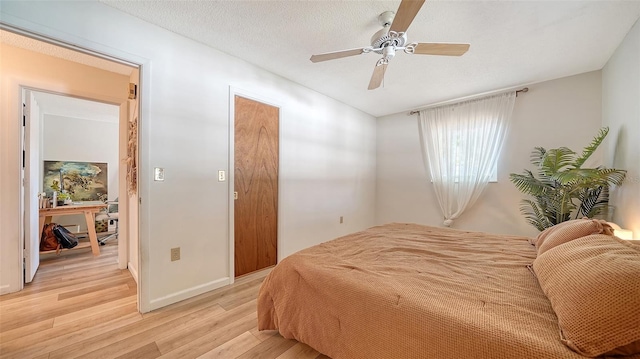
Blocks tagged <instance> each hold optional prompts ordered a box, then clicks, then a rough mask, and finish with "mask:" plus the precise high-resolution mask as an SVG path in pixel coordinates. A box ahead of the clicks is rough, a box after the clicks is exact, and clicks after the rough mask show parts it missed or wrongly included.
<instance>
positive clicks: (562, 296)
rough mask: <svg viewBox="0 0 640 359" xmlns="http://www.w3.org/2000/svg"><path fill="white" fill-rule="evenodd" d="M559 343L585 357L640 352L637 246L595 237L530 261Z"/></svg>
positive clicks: (569, 243) (606, 236)
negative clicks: (552, 314) (557, 330)
mask: <svg viewBox="0 0 640 359" xmlns="http://www.w3.org/2000/svg"><path fill="white" fill-rule="evenodd" d="M533 271H534V272H535V274H536V277H537V278H538V282H539V283H540V287H542V290H543V291H544V294H545V295H546V296H547V298H548V299H549V301H550V302H551V307H552V308H553V310H554V312H555V313H556V316H557V317H558V324H559V326H560V339H561V341H562V343H563V344H564V345H566V346H567V347H569V348H571V349H572V350H574V351H576V352H578V353H580V354H582V355H585V356H588V357H595V356H599V355H603V354H604V355H620V354H624V355H631V354H637V353H640V246H635V245H633V244H631V243H626V241H624V240H621V239H619V238H617V237H614V236H608V235H603V234H595V235H590V236H586V237H583V238H579V239H575V240H573V241H571V242H568V243H565V244H563V245H561V246H557V247H555V248H553V249H550V250H548V251H546V252H544V253H542V254H540V255H539V256H538V257H537V258H536V259H535V260H534V261H533Z"/></svg>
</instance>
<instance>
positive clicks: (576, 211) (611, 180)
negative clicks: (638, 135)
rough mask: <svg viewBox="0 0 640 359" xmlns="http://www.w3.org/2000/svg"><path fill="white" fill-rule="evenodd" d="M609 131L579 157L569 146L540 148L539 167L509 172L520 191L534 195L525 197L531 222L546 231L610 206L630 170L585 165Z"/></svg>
mask: <svg viewBox="0 0 640 359" xmlns="http://www.w3.org/2000/svg"><path fill="white" fill-rule="evenodd" d="M608 133H609V128H608V127H603V128H601V129H600V132H599V133H598V135H596V137H595V138H594V139H593V141H592V142H591V144H589V145H588V146H587V147H585V148H584V149H583V150H582V154H581V155H579V156H578V154H577V153H576V152H574V151H572V150H570V149H569V148H567V147H560V148H553V149H550V150H546V149H544V148H542V147H536V148H534V150H533V151H532V152H531V163H532V164H533V165H534V166H535V167H536V168H535V170H533V171H531V170H525V171H524V173H523V174H516V173H511V174H510V175H509V178H510V180H511V182H513V183H514V184H515V186H516V187H517V188H518V190H520V192H522V193H524V194H526V195H529V196H530V197H532V198H527V199H523V200H522V205H521V206H520V211H521V212H522V214H523V215H524V216H525V218H526V219H527V222H529V223H530V224H531V225H532V226H534V227H536V228H537V229H538V230H540V231H542V230H544V229H545V228H548V227H551V226H553V225H555V224H558V223H560V222H564V221H567V220H570V219H572V216H573V218H580V217H589V218H592V217H594V216H596V215H598V214H600V213H601V212H603V210H605V209H606V207H607V206H608V203H609V187H610V186H612V185H616V186H619V185H621V184H622V182H623V181H624V178H625V176H626V172H627V171H625V170H619V169H613V168H605V167H600V166H599V167H595V168H583V167H582V166H583V165H584V163H585V161H586V160H587V159H588V158H589V157H590V156H591V155H592V154H593V153H594V152H595V151H596V149H598V146H600V144H601V143H602V141H603V140H604V138H605V137H606V136H607V134H608Z"/></svg>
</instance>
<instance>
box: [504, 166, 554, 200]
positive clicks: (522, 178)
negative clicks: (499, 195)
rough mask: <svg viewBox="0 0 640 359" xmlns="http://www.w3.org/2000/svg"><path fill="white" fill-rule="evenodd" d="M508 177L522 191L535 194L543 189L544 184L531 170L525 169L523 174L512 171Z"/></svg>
mask: <svg viewBox="0 0 640 359" xmlns="http://www.w3.org/2000/svg"><path fill="white" fill-rule="evenodd" d="M509 179H510V180H511V182H513V184H514V185H515V186H516V188H517V189H518V190H520V192H522V193H525V194H529V195H532V196H535V195H538V194H540V193H542V192H543V191H544V187H545V184H544V183H542V182H540V181H539V180H538V179H537V178H536V177H535V176H534V175H533V173H532V172H531V171H525V174H516V173H512V174H510V175H509Z"/></svg>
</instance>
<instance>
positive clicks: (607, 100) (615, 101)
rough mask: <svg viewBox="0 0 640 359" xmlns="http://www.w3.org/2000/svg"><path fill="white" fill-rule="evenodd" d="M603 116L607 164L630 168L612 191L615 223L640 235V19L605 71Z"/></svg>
mask: <svg viewBox="0 0 640 359" xmlns="http://www.w3.org/2000/svg"><path fill="white" fill-rule="evenodd" d="M602 118H603V123H604V124H605V125H606V126H609V128H610V132H609V136H608V138H607V142H606V145H607V147H606V154H605V164H606V165H607V166H608V167H614V168H620V169H625V170H627V179H626V180H625V182H624V183H623V184H622V186H620V187H619V188H617V189H616V190H615V191H613V192H612V194H611V203H612V204H613V205H614V206H615V207H616V209H615V213H614V222H616V223H618V224H619V225H620V226H621V227H622V228H626V229H630V230H632V231H633V233H634V237H635V238H636V239H639V238H640V21H638V22H636V24H635V25H634V26H633V28H632V29H631V31H629V33H628V34H627V36H626V37H625V39H624V40H623V42H622V43H621V44H620V46H619V47H618V49H617V50H616V52H615V53H614V54H613V56H612V57H611V59H609V61H608V62H607V64H606V66H605V67H604V68H603V70H602Z"/></svg>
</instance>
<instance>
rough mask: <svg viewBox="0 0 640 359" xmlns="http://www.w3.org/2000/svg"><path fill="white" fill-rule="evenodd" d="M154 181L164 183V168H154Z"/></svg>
mask: <svg viewBox="0 0 640 359" xmlns="http://www.w3.org/2000/svg"><path fill="white" fill-rule="evenodd" d="M153 180H154V181H164V168H162V167H156V168H154V171H153Z"/></svg>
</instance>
